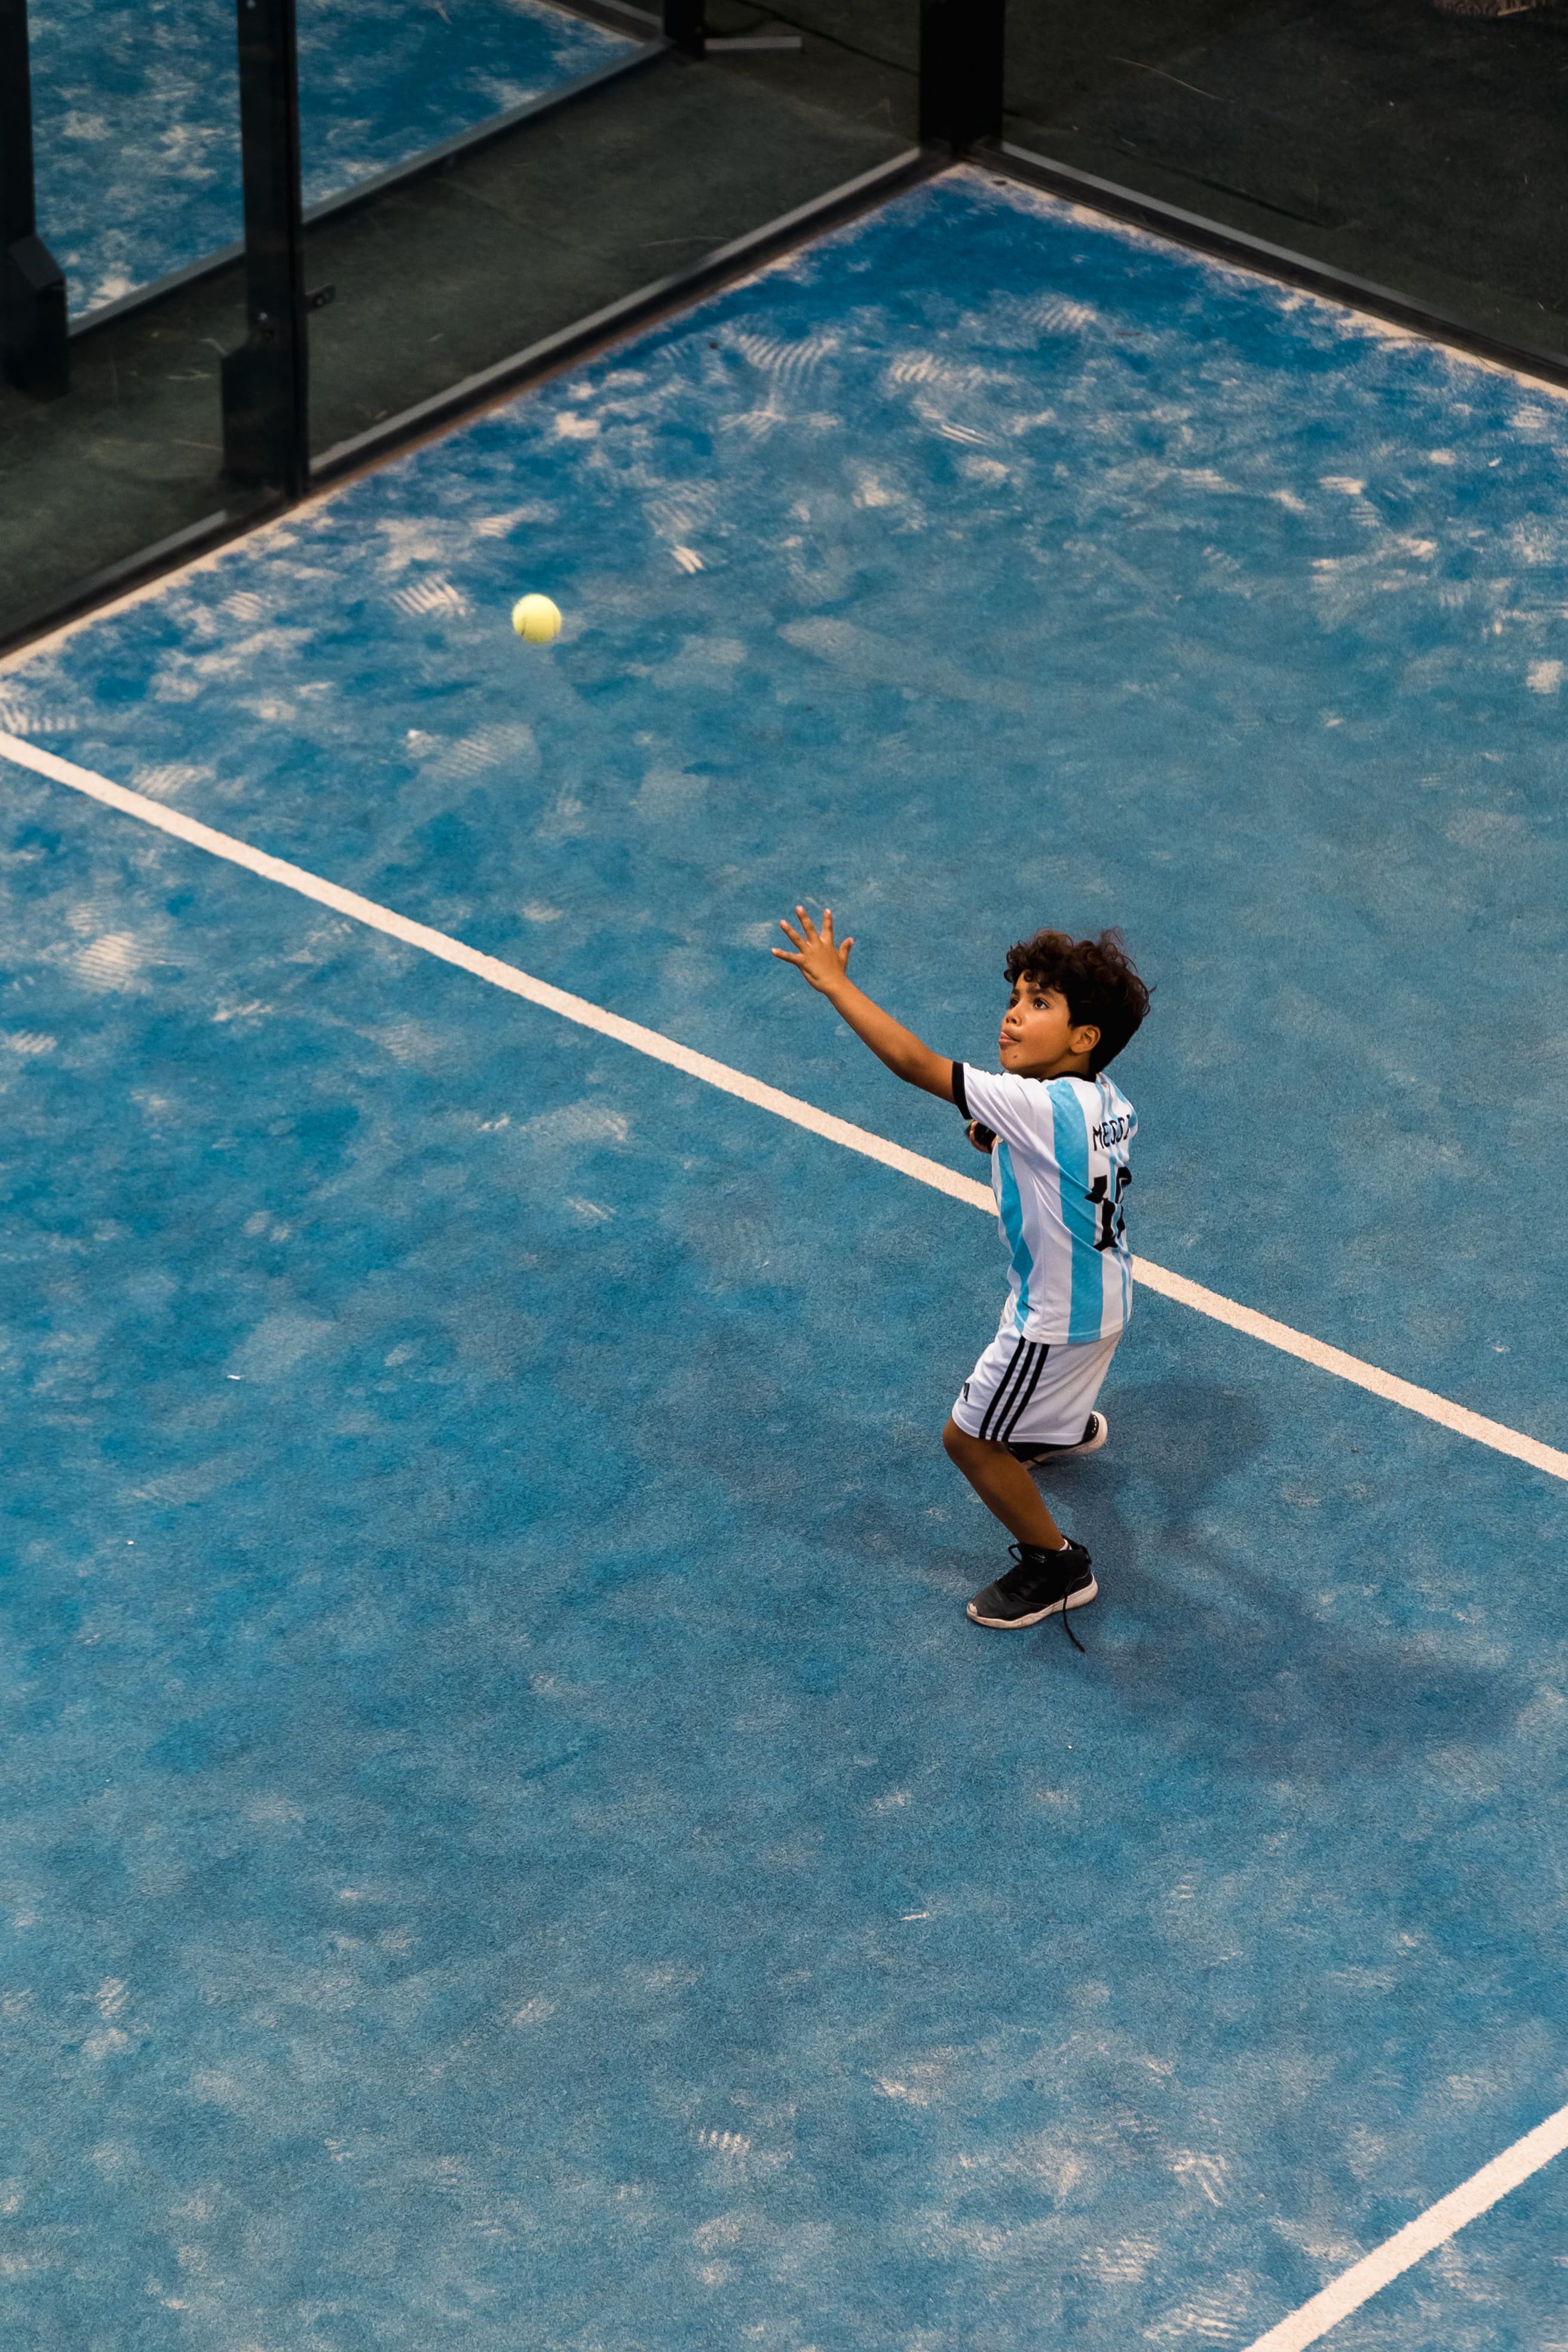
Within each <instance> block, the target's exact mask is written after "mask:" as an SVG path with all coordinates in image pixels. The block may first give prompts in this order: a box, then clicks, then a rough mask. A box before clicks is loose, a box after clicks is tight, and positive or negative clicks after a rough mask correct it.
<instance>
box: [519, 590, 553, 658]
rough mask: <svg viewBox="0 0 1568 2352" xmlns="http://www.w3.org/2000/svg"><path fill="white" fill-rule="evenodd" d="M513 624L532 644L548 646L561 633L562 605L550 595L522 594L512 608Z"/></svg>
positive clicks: (521, 635) (520, 634)
mask: <svg viewBox="0 0 1568 2352" xmlns="http://www.w3.org/2000/svg"><path fill="white" fill-rule="evenodd" d="M511 625H512V627H513V628H514V629H515V630H516V631H517V634H518V635H519V636H520V637H526V639H527V640H528V642H529V644H530V645H531V646H547V645H548V644H549V643H550V640H551V638H552V637H558V636H559V635H560V634H561V607H560V605H559V604H552V603H551V601H550V599H549V597H548V596H520V597H519V598H518V600H517V602H516V604H514V605H513V606H512V608H511Z"/></svg>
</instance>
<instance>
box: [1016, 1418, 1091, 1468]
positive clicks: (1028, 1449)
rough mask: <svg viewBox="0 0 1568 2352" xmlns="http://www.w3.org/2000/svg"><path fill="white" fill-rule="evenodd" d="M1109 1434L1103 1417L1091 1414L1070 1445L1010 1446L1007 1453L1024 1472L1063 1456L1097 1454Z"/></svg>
mask: <svg viewBox="0 0 1568 2352" xmlns="http://www.w3.org/2000/svg"><path fill="white" fill-rule="evenodd" d="M1109 1436H1110V1423H1109V1422H1108V1421H1107V1420H1106V1418H1105V1415H1104V1414H1103V1413H1102V1412H1091V1413H1090V1414H1089V1419H1088V1420H1087V1421H1086V1422H1085V1423H1084V1425H1083V1435H1082V1436H1081V1437H1080V1438H1079V1439H1077V1440H1076V1442H1075V1443H1074V1444H1071V1445H1034V1444H1023V1445H1010V1446H1009V1447H1008V1448H1007V1451H1008V1453H1009V1454H1012V1455H1013V1456H1014V1458H1015V1460H1016V1461H1019V1462H1021V1463H1022V1464H1023V1465H1024V1467H1025V1469H1026V1470H1033V1469H1034V1468H1035V1467H1036V1465H1044V1464H1046V1463H1047V1462H1059V1461H1060V1460H1061V1459H1062V1457H1063V1455H1064V1454H1098V1453H1099V1452H1100V1447H1101V1446H1102V1445H1103V1444H1104V1443H1105V1441H1106V1439H1107V1438H1108V1437H1109Z"/></svg>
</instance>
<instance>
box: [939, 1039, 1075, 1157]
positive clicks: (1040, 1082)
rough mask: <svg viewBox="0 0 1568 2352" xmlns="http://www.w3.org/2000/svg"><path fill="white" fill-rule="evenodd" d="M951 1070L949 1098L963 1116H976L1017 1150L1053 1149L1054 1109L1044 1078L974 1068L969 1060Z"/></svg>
mask: <svg viewBox="0 0 1568 2352" xmlns="http://www.w3.org/2000/svg"><path fill="white" fill-rule="evenodd" d="M952 1069H953V1079H952V1099H953V1101H954V1102H955V1103H956V1104H957V1105H958V1108H959V1109H960V1110H961V1111H963V1115H964V1117H965V1118H977V1119H978V1120H979V1121H980V1123H981V1125H982V1126H983V1127H988V1128H990V1129H992V1130H993V1131H994V1133H995V1134H997V1135H999V1136H1001V1138H1002V1139H1003V1140H1004V1142H1006V1143H1012V1144H1016V1145H1017V1147H1018V1148H1019V1150H1023V1151H1040V1150H1044V1151H1046V1152H1047V1153H1048V1152H1050V1151H1052V1150H1053V1149H1054V1139H1055V1132H1056V1112H1055V1108H1054V1107H1053V1105H1052V1102H1051V1089H1050V1087H1049V1086H1048V1085H1047V1082H1046V1080H1045V1079H1044V1078H1015V1077H1012V1076H1009V1075H1008V1074H1007V1072H1005V1070H977V1069H976V1068H975V1067H974V1066H973V1063H970V1062H955V1063H954V1064H953V1066H952Z"/></svg>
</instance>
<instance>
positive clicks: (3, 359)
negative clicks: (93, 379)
mask: <svg viewBox="0 0 1568 2352" xmlns="http://www.w3.org/2000/svg"><path fill="white" fill-rule="evenodd" d="M66 334H67V320H66V281H65V276H64V273H63V272H62V270H61V269H60V268H59V265H58V262H57V261H56V260H55V257H54V256H53V254H52V253H51V252H50V251H49V248H48V247H47V245H46V244H45V243H44V241H43V239H42V237H40V236H38V234H37V215H36V213H35V211H34V194H33V80H32V73H31V70H30V68H29V66H28V61H27V0H0V373H4V375H5V381H6V383H14V384H15V385H16V388H17V390H18V391H20V392H31V393H35V394H37V395H38V396H39V397H40V398H41V399H45V400H52V399H54V398H56V397H57V395H58V394H60V393H62V392H64V391H65V390H66V389H67V386H68V383H69V381H70V372H69V361H68V343H67V341H66Z"/></svg>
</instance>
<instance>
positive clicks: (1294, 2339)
mask: <svg viewBox="0 0 1568 2352" xmlns="http://www.w3.org/2000/svg"><path fill="white" fill-rule="evenodd" d="M1565 2147H1568V2107H1559V2108H1558V2110H1557V2113H1556V2114H1555V2115H1554V2116H1547V2118H1546V2121H1545V2122H1544V2123H1543V2124H1537V2125H1536V2126H1535V2129H1534V2130H1533V2131H1531V2132H1526V2133H1525V2135H1524V2137H1523V2138H1522V2139H1516V2140H1515V2141H1514V2144H1513V2146H1512V2147H1505V2148H1504V2150H1503V2152H1502V2154H1501V2155H1500V2156H1494V2157H1493V2158H1492V2160H1491V2162H1490V2163H1489V2164H1483V2165H1482V2167H1481V2168H1480V2170H1479V2172H1472V2173H1471V2175H1470V2177H1469V2179H1468V2180H1464V2181H1461V2182H1460V2184H1459V2186H1458V2189H1450V2191H1449V2193H1448V2195H1447V2197H1442V2198H1439V2200H1437V2202H1436V2205H1433V2206H1430V2207H1429V2208H1428V2209H1427V2210H1426V2212H1425V2213H1419V2214H1417V2216H1416V2218H1415V2221H1407V2222H1406V2223H1405V2227H1404V2229H1403V2230H1396V2231H1394V2235H1393V2237H1392V2238H1386V2239H1384V2242H1383V2244H1382V2245H1381V2246H1377V2247H1374V2248H1373V2252H1371V2253H1370V2254H1364V2255H1363V2257H1362V2259H1361V2261H1360V2262H1359V2263H1353V2264H1352V2267H1351V2268H1350V2269H1349V2270H1348V2271H1346V2272H1345V2273H1343V2275H1342V2277H1340V2278H1337V2279H1335V2281H1334V2283H1333V2284H1332V2285H1331V2286H1326V2287H1325V2288H1324V2289H1323V2291H1322V2293H1321V2294H1315V2295H1314V2296H1313V2297H1312V2300H1311V2301H1310V2303H1304V2304H1303V2305H1301V2308H1300V2311H1293V2312H1292V2313H1291V2314H1290V2316H1289V2319H1282V2320H1281V2321H1280V2322H1279V2326H1278V2327H1271V2328H1270V2329H1269V2331H1268V2335H1267V2336H1259V2337H1258V2341H1257V2342H1256V2343H1255V2344H1249V2345H1248V2346H1247V2352H1306V2347H1307V2346H1308V2345H1309V2344H1316V2342H1317V2341H1318V2339H1319V2337H1320V2336H1326V2335H1327V2334H1328V2332H1329V2330H1330V2328H1331V2327H1333V2326H1337V2324H1338V2323H1339V2321H1340V2320H1342V2319H1346V2318H1348V2317H1349V2315H1350V2314H1351V2313H1352V2311H1359V2310H1360V2309H1361V2306H1362V2305H1363V2303H1370V2301H1371V2300H1372V2298H1373V2295H1374V2294H1378V2293H1379V2292H1380V2290H1381V2289H1382V2288H1384V2287H1385V2286H1387V2285H1388V2284H1389V2282H1390V2280H1392V2279H1396V2278H1397V2277H1398V2276H1399V2274H1400V2273H1401V2272H1402V2271H1407V2270H1409V2269H1410V2268H1411V2267H1412V2266H1413V2265H1414V2264H1415V2263H1418V2262H1419V2261H1420V2260H1421V2258H1422V2256H1423V2255H1424V2254H1429V2253H1430V2252H1432V2249H1433V2248H1434V2246H1441V2245H1443V2244H1445V2243H1446V2242H1447V2240H1448V2239H1449V2238H1452V2237H1454V2236H1455V2235H1457V2233H1458V2231H1460V2230H1462V2229H1463V2228H1464V2227H1465V2224H1466V2223H1467V2222H1468V2221H1475V2220H1476V2219H1477V2218H1478V2216H1479V2215H1480V2214H1482V2213H1486V2212H1489V2211H1490V2210H1491V2208H1492V2207H1493V2206H1494V2205H1495V2204H1496V2203H1497V2202H1498V2200H1500V2198H1503V2197H1506V2196H1507V2195H1508V2193H1509V2190H1510V2189H1517V2188H1518V2187H1519V2185H1520V2182H1521V2180H1528V2179H1530V2176H1531V2173H1532V2172H1539V2171H1540V2170H1541V2168H1542V2165H1544V2164H1550V2163H1551V2161H1552V2158H1553V2157H1554V2156H1561V2155H1562V2153H1563V2149H1564V2148H1565Z"/></svg>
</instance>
